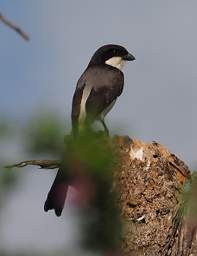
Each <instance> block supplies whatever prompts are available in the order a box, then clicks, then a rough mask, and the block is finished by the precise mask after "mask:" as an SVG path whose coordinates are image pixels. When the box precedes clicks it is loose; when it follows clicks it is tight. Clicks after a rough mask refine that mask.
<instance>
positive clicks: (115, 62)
mask: <svg viewBox="0 0 197 256" xmlns="http://www.w3.org/2000/svg"><path fill="white" fill-rule="evenodd" d="M124 63H125V61H124V60H123V59H122V58H121V57H112V58H110V59H108V60H106V61H105V64H107V65H110V66H112V67H115V68H118V69H120V70H121V69H122V68H123V66H124Z"/></svg>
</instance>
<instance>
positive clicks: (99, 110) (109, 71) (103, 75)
mask: <svg viewBox="0 0 197 256" xmlns="http://www.w3.org/2000/svg"><path fill="white" fill-rule="evenodd" d="M132 60H135V58H134V56H133V55H132V54H130V53H129V52H128V51H127V50H126V49H125V48H124V47H122V46H120V45H113V44H109V45H104V46H102V47H101V48H99V49H98V50H97V51H96V52H95V54H94V55H93V57H92V58H91V60H90V63H89V65H88V67H87V68H86V70H85V72H84V73H83V74H82V76H81V77H80V79H79V81H78V83H77V87H76V90H75V93H74V96H73V103H72V128H73V134H74V135H76V134H78V132H80V129H82V128H83V127H84V124H86V125H88V124H89V125H91V124H92V123H93V122H94V121H95V120H99V121H100V122H101V123H102V124H103V127H104V129H105V131H106V133H107V134H109V131H108V129H107V126H106V125H105V122H104V117H105V115H106V114H107V113H108V112H109V111H110V110H111V108H112V107H113V105H114V104H115V102H116V99H117V98H118V97H119V96H120V95H121V93H122V90H123V86H124V75H123V72H122V71H121V69H122V68H123V65H124V62H125V61H132Z"/></svg>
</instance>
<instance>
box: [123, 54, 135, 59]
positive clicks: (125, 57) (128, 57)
mask: <svg viewBox="0 0 197 256" xmlns="http://www.w3.org/2000/svg"><path fill="white" fill-rule="evenodd" d="M123 60H126V61H133V60H135V57H134V56H133V55H132V54H131V53H128V54H127V55H125V56H124V57H123Z"/></svg>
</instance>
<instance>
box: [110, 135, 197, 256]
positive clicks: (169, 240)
mask: <svg viewBox="0 0 197 256" xmlns="http://www.w3.org/2000/svg"><path fill="white" fill-rule="evenodd" d="M114 141H115V145H116V146H115V148H116V150H118V152H119V154H120V159H121V162H120V163H119V166H117V169H116V171H115V172H114V179H115V184H114V186H115V189H116V191H117V195H118V199H117V200H118V206H119V209H120V212H121V218H122V221H123V230H122V240H121V250H122V255H124V256H126V255H129V256H131V255H135V256H141V255H148V256H151V255H152V256H157V255H161V256H165V255H172V256H175V255H197V253H196V248H194V247H195V246H194V247H192V243H193V242H194V240H195V237H194V234H195V230H196V227H195V225H193V226H192V225H191V223H190V224H189V225H188V221H187V220H186V219H185V216H184V209H185V207H186V206H185V201H186V200H185V197H184V196H183V194H184V189H185V187H186V183H187V182H188V181H189V179H190V171H189V168H188V167H187V166H186V165H185V164H184V162H183V161H181V160H179V159H178V158H177V157H176V156H175V155H174V154H171V153H170V151H169V150H168V149H166V148H165V147H163V146H162V145H160V144H158V143H156V142H153V143H150V144H145V143H144V142H142V141H138V140H131V139H130V138H128V137H116V138H115V139H114ZM194 250H195V253H194V254H192V251H194Z"/></svg>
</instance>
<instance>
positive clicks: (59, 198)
mask: <svg viewBox="0 0 197 256" xmlns="http://www.w3.org/2000/svg"><path fill="white" fill-rule="evenodd" d="M67 191H68V179H67V177H66V176H65V173H64V171H63V170H62V169H59V170H58V172H57V175H56V177H55V180H54V182H53V185H52V187H51V189H50V191H49V193H48V196H47V200H46V202H45V205H44V210H45V212H47V211H48V210H52V209H54V211H55V214H56V215H57V216H60V215H61V213H62V210H63V208H64V204H65V200H66V195H67Z"/></svg>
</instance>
